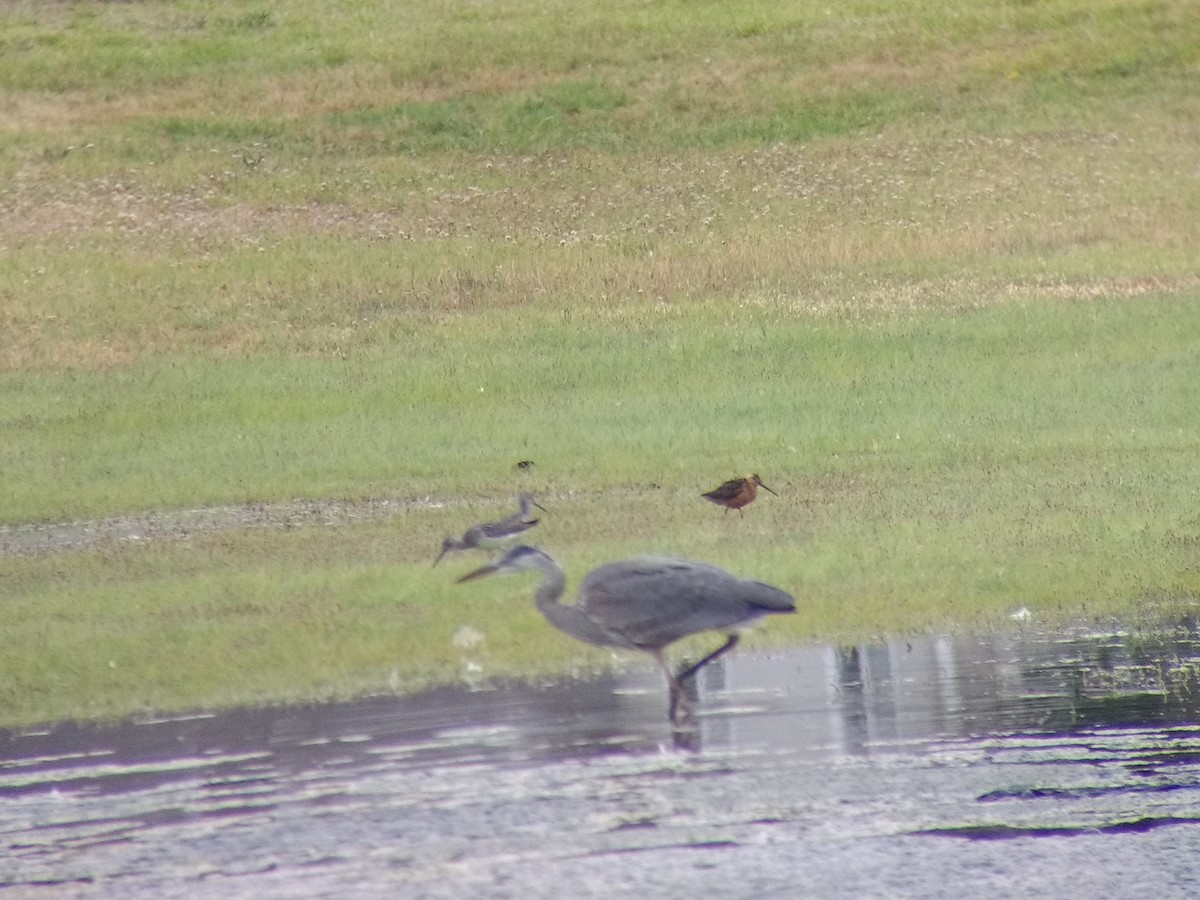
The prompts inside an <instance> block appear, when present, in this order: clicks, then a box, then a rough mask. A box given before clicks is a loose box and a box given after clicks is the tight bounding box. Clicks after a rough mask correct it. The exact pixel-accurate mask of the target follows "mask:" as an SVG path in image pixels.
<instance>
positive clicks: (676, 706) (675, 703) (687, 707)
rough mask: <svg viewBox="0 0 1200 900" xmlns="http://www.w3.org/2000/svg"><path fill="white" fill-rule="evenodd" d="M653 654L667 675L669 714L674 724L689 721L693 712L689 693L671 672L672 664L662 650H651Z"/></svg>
mask: <svg viewBox="0 0 1200 900" xmlns="http://www.w3.org/2000/svg"><path fill="white" fill-rule="evenodd" d="M650 653H651V655H652V656H653V657H654V659H655V660H656V661H657V662H658V667H659V668H660V669H662V670H663V674H664V675H666V676H667V689H668V690H669V691H670V698H671V699H670V705H669V707H668V713H667V715H668V716H669V717H670V719H671V724H672V725H678V724H680V723H681V722H685V721H687V719H688V718H689V714H690V713H691V708H692V704H691V702H690V701H689V700H688V698H687V695H686V694H684V692H683V686H682V685H680V683H679V680H678V679H677V678H676V677H675V676H674V675H673V674H672V673H671V666H670V664H669V663H668V662H667V658H666V657H665V656H664V655H663V652H662V650H651V651H650Z"/></svg>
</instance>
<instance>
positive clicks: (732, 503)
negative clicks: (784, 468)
mask: <svg viewBox="0 0 1200 900" xmlns="http://www.w3.org/2000/svg"><path fill="white" fill-rule="evenodd" d="M759 488H762V489H763V490H764V491H767V492H768V493H771V494H775V492H774V491H773V490H771V489H770V488H769V487H767V486H766V485H765V484H763V483H762V479H761V478H759V477H758V476H757V475H747V476H746V477H745V478H734V479H733V480H732V481H726V482H725V483H724V484H722V485H720V486H719V487H715V488H713V489H712V490H711V491H708V492H707V493H704V494H701V495H700V496H701V497H703V498H704V499H706V500H711V501H712V502H713V503H715V504H717V505H718V506H724V507H725V512H729V510H731V509H736V510H737V511H738V514H739V515H741V510H742V507H743V506H746V505H748V504H750V503H753V502H754V498H755V497H757V496H758V489H759ZM775 496H776V497H778V496H779V495H778V494H775Z"/></svg>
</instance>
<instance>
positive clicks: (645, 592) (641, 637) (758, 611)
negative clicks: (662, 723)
mask: <svg viewBox="0 0 1200 900" xmlns="http://www.w3.org/2000/svg"><path fill="white" fill-rule="evenodd" d="M525 571H535V572H540V573H541V575H542V580H541V583H540V584H538V586H537V588H536V590H535V591H534V595H533V599H534V602H535V603H536V604H537V608H538V609H539V610H540V611H541V613H542V615H543V616H545V617H546V619H547V620H548V621H549V622H550V624H551V625H553V626H554V627H555V628H557V629H559V630H560V631H563V632H565V633H567V634H569V635H570V636H571V637H573V638H575V639H577V640H580V641H583V642H584V643H588V644H594V645H596V646H598V647H618V648H621V649H624V650H642V651H644V652H646V653H649V654H650V655H651V656H653V657H654V659H655V661H656V662H657V663H658V665H659V668H661V669H662V671H663V674H664V675H666V676H667V687H668V689H669V691H670V709H669V715H670V719H671V723H672V724H674V725H679V724H682V723H683V722H684V721H686V719H687V717H688V715H689V713H690V703H689V701H688V699H687V696H686V695H685V694H684V691H683V687H682V686H681V682H683V681H686V680H687V679H689V678H691V677H693V676H694V675H695V674H696V673H697V672H698V671H700V669H701V668H703V667H704V666H705V665H707V664H708V663H710V662H712V661H713V660H714V659H716V658H717V657H718V656H720V655H721V654H722V653H725V652H727V651H729V650H732V649H733V647H734V646H735V645H736V644H737V642H738V640H739V638H740V632H741V631H743V630H744V629H745V628H747V627H748V626H750V625H751V624H753V623H754V622H755V621H756V620H758V619H760V618H762V617H763V616H767V615H772V614H776V613H791V612H795V611H796V601H795V599H794V598H793V597H792V596H791V594H788V593H787V592H786V591H781V590H780V589H779V588H776V587H772V586H771V585H769V584H763V583H762V582H761V581H750V580H749V579H746V578H739V577H738V576H736V575H731V574H730V573H729V572H726V571H725V570H723V569H718V568H717V567H716V566H710V565H706V564H705V563H698V562H692V561H690V560H686V559H668V558H664V557H642V558H637V559H626V560H621V561H620V562H613V563H608V564H607V565H603V566H600V568H598V569H594V570H593V571H591V572H589V573H588V575H587V577H585V578H584V579H583V583H582V584H580V586H579V595H578V597H577V598H576V600H575V603H574V605H571V606H567V605H564V604H563V603H562V602H561V601H562V597H563V594H564V593H565V592H566V583H567V579H566V574H565V573H564V572H563V570H562V567H561V566H560V565H559V564H558V563H556V562H555V561H554V560H553V559H552V558H551V557H550V555H549V554H547V553H545V552H544V551H542V550H539V549H537V548H536V547H525V546H521V547H514V548H513V549H512V550H509V551H508V553H507V554H505V555H504V557H503V558H501V559H499V560H497V561H495V562H493V563H490V564H489V565H486V566H483V567H482V568H480V569H476V570H475V571H474V572H471V573H469V574H467V575H464V576H463V577H462V578H460V579H458V580H459V581H460V582H463V581H474V580H475V579H476V578H483V577H485V576H488V575H499V574H508V573H513V572H525ZM702 631H718V632H722V633H724V634H725V636H726V637H725V643H723V644H722V645H721V646H720V647H718V648H717V649H716V650H714V651H713V652H712V653H710V654H708V655H707V656H706V657H704V658H703V659H702V660H700V662H698V663H695V664H694V665H691V666H688V667H687V668H686V669H684V670H683V671H682V672H680V673H679V674H677V675H676V674H673V673H672V672H671V668H670V665H669V664H668V663H667V659H666V656H665V654H664V653H663V649H664V648H665V647H666V646H668V645H669V644H672V643H674V642H675V641H677V640H679V639H680V638H684V637H687V636H688V635H691V634H698V633H700V632H702Z"/></svg>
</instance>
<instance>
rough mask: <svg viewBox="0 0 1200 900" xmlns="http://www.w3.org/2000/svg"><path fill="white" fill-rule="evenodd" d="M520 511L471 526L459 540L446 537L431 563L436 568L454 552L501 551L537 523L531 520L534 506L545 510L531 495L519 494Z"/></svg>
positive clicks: (535, 520)
mask: <svg viewBox="0 0 1200 900" xmlns="http://www.w3.org/2000/svg"><path fill="white" fill-rule="evenodd" d="M517 502H518V503H519V504H520V510H519V511H518V512H515V513H513V514H512V515H511V516H508V517H507V518H504V519H501V520H500V521H498V522H483V523H481V524H479V525H472V526H471V527H470V528H468V529H467V530H466V531H464V532H463V536H462V537H461V538H454V537H448V538H446V539H445V540H444V541H442V551H441V553H439V554H438V556H437V559H435V560H434V561H433V564H434V565H435V566H436V565H437V564H438V563H440V562H441V561H442V557H443V556H445V555H446V554H447V553H450V552H452V551H455V550H503V549H504V548H505V547H508V546H510V545H511V544H512V543H513V541H515V540H516V539H517V538H519V537H520V536H521V535H522V534H524V533H525V532H526V531H528V530H529V529H530V528H532V527H533V526H534V525H536V524H537V523H538V520H537V519H534V518H531V517H532V515H533V508H534V507H535V506H536V507H537V508H538V509H540V510H541V511H542V512H545V511H546V508H545V507H544V506H542V505H541V504H540V503H538V502H537V501H536V500H534V499H533V494H528V493H525V494H521V495H520V496H519V497H518V498H517Z"/></svg>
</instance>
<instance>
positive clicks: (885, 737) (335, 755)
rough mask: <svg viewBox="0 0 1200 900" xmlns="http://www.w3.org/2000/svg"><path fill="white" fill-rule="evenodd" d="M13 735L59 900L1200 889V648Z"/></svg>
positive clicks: (1191, 634) (21, 789)
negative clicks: (682, 705)
mask: <svg viewBox="0 0 1200 900" xmlns="http://www.w3.org/2000/svg"><path fill="white" fill-rule="evenodd" d="M642 662H644V661H634V662H632V663H631V665H630V668H629V670H628V671H627V672H626V673H624V674H621V675H619V676H607V677H604V678H597V679H594V680H589V681H576V682H569V683H560V684H549V685H544V686H543V685H528V684H505V685H500V686H491V687H488V688H482V689H471V688H466V687H455V688H442V689H438V690H433V691H429V692H427V693H425V694H421V695H418V696H412V697H404V698H394V697H392V698H378V699H371V700H364V701H360V702H356V703H347V704H329V705H321V706H307V707H301V708H276V709H254V710H241V711H234V712H229V713H222V714H219V715H204V716H194V717H185V718H178V719H171V720H165V721H150V722H138V723H132V724H127V725H123V726H120V727H110V728H95V727H78V726H70V725H64V726H61V727H57V728H53V729H49V730H46V731H40V732H36V733H22V734H9V735H4V736H2V737H0V848H2V852H0V888H8V889H9V890H10V891H13V892H16V893H19V894H20V895H21V896H25V895H32V896H48V897H74V896H79V897H91V896H114V897H116V896H119V897H155V898H159V897H167V896H188V897H248V896H256V897H355V896H357V897H377V896H388V897H513V898H518V897H520V898H526V897H555V898H558V897H564V896H571V897H586V896H604V897H632V896H642V897H651V896H652V897H692V898H694V897H700V896H717V895H721V894H723V895H725V896H729V897H780V898H783V897H788V898H793V897H814V898H817V897H820V898H831V897H834V898H836V897H855V898H858V897H889V898H891V897H922V898H936V897H947V898H949V897H956V898H960V897H1012V896H1048V897H1077V896H1105V897H1125V896H1128V897H1134V896H1137V897H1145V896H1155V897H1160V898H1170V897H1195V896H1200V640H1198V638H1197V634H1196V631H1195V629H1185V630H1181V631H1180V632H1178V633H1174V634H1170V635H1160V636H1154V637H1140V638H1137V639H1135V638H1132V637H1129V636H1126V635H1124V634H1120V633H1113V634H1071V635H1041V634H1037V633H1034V632H1032V631H1019V632H1015V633H1012V634H1005V635H996V636H992V637H987V638H966V637H957V636H956V637H949V636H947V637H931V638H926V639H920V640H908V641H893V642H889V643H884V644H879V645H871V646H861V647H844V648H838V647H819V646H810V647H797V648H792V649H789V650H783V651H777V652H773V653H746V652H737V653H734V654H732V655H730V656H728V657H726V658H724V659H723V660H722V661H721V662H720V663H718V664H714V665H713V666H712V667H710V668H709V669H707V670H705V671H704V672H702V673H701V678H700V683H699V684H698V685H697V690H698V695H699V697H698V704H697V706H698V716H697V721H696V728H695V730H694V731H689V732H681V733H674V732H673V731H672V729H671V728H670V726H669V725H668V723H667V721H666V691H665V687H664V686H663V685H662V684H661V681H660V678H661V676H660V675H659V673H658V672H657V671H656V670H655V669H654V668H653V665H652V664H648V663H647V664H644V665H643V664H642Z"/></svg>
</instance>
